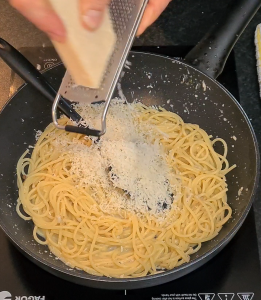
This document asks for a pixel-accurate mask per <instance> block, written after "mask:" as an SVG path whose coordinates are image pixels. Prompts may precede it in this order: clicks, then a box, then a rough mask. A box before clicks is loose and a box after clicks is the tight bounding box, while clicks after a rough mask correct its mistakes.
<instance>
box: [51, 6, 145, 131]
mask: <svg viewBox="0 0 261 300" xmlns="http://www.w3.org/2000/svg"><path fill="white" fill-rule="evenodd" d="M147 3H148V0H112V1H111V3H110V6H109V9H110V14H111V18H112V23H113V27H114V30H115V33H116V35H117V42H116V46H115V49H114V51H113V54H112V56H111V58H110V61H109V63H108V67H107V69H106V72H105V74H104V78H103V81H102V84H101V86H100V88H99V89H91V88H87V87H83V86H77V85H75V83H74V81H73V79H72V77H71V75H70V74H69V72H68V71H67V72H66V73H65V76H64V78H63V80H62V83H61V86H60V88H59V91H58V93H57V96H56V98H55V100H54V103H53V107H52V118H53V122H54V125H55V126H56V127H57V128H58V129H62V130H66V131H70V132H76V133H81V134H85V135H90V136H97V137H100V136H102V135H104V134H105V132H106V115H107V112H108V109H109V105H110V101H111V99H112V95H113V93H114V90H115V87H116V84H117V82H118V79H119V77H120V74H121V72H122V69H123V67H124V64H125V61H126V58H127V56H128V53H129V51H130V48H131V46H132V43H133V41H134V38H135V35H136V32H137V30H138V27H139V24H140V22H141V19H142V16H143V13H144V11H145V8H146V5H147ZM65 96H66V98H67V99H69V100H70V101H72V102H83V101H84V102H85V103H95V102H101V101H105V105H104V110H103V113H102V116H101V128H100V129H97V128H89V127H87V128H86V127H82V126H80V125H79V126H71V125H67V126H61V125H59V123H58V120H57V115H56V110H57V106H58V103H59V101H60V99H61V98H62V97H65Z"/></svg>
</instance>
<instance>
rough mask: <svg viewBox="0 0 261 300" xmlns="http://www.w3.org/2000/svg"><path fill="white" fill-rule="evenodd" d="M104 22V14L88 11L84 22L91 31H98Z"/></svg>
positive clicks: (97, 11)
mask: <svg viewBox="0 0 261 300" xmlns="http://www.w3.org/2000/svg"><path fill="white" fill-rule="evenodd" d="M101 21H102V12H101V11H99V10H92V9H90V10H88V11H87V13H86V14H85V15H84V16H83V22H84V23H85V25H86V26H87V27H89V28H90V29H96V28H98V27H99V25H100V23H101Z"/></svg>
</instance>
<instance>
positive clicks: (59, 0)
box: [49, 0, 116, 89]
mask: <svg viewBox="0 0 261 300" xmlns="http://www.w3.org/2000/svg"><path fill="white" fill-rule="evenodd" d="M49 2H50V4H51V5H52V7H53V9H54V10H55V12H56V13H57V14H58V15H59V17H60V18H61V20H62V21H63V23H64V25H65V28H66V30H67V40H66V42H65V43H58V42H55V41H53V44H54V47H55V48H56V50H57V52H58V54H59V55H60V57H61V59H62V61H63V63H64V64H65V66H66V68H67V70H68V71H69V72H70V74H71V76H72V78H73V80H74V81H75V83H76V84H77V85H82V86H86V87H90V88H96V89H97V88H99V87H100V84H101V81H102V79H103V76H104V73H105V71H106V68H107V65H108V62H109V59H110V57H111V55H112V52H113V50H114V47H115V43H116V34H115V32H114V30H113V25H112V21H111V19H110V13H109V9H107V10H106V12H105V15H104V19H103V22H102V24H101V26H100V27H99V28H98V29H97V30H95V31H88V30H86V29H85V28H84V27H83V25H82V23H81V16H80V10H79V1H76V0H49Z"/></svg>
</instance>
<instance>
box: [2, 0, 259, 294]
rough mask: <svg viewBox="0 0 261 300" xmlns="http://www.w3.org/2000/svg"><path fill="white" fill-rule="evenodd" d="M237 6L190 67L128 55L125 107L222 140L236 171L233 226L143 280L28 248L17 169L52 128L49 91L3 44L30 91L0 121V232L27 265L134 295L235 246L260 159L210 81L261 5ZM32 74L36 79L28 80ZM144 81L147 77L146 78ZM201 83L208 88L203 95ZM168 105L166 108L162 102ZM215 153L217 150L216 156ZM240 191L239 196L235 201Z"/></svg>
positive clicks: (56, 75) (229, 103)
mask: <svg viewBox="0 0 261 300" xmlns="http://www.w3.org/2000/svg"><path fill="white" fill-rule="evenodd" d="M235 2H236V5H235V6H233V7H230V8H229V14H228V16H223V20H222V24H218V26H215V27H214V29H213V30H212V31H211V32H210V33H209V34H208V35H207V36H206V37H205V38H204V39H203V41H202V42H201V43H200V44H199V45H198V46H197V47H195V48H194V49H193V50H192V51H191V52H190V53H189V54H188V55H187V57H186V61H187V62H188V63H183V62H178V61H175V60H172V59H169V58H166V57H162V56H157V55H153V54H145V53H135V52H133V53H131V54H130V55H129V58H128V60H129V61H131V63H132V66H131V70H125V72H126V73H125V76H124V77H123V79H122V82H121V83H122V88H123V92H124V94H125V96H126V98H127V99H128V100H129V101H131V100H134V99H139V100H142V102H143V103H145V104H146V105H164V107H165V108H166V109H168V110H170V111H174V112H176V113H178V114H179V115H180V116H181V117H182V118H183V119H184V120H185V121H186V122H191V123H196V124H199V125H200V126H201V127H202V128H203V129H205V130H206V131H207V132H208V133H209V134H212V135H213V136H214V137H215V136H219V137H221V138H223V139H225V140H226V141H227V143H228V148H229V155H228V160H229V162H230V164H231V165H232V164H237V168H236V169H235V170H233V171H232V172H231V173H229V174H228V176H227V182H228V186H229V191H228V201H229V204H230V205H231V206H232V208H233V218H232V219H231V220H230V221H229V222H228V223H227V224H226V225H225V226H224V228H223V229H222V230H221V232H220V234H219V235H218V237H217V238H215V239H214V240H212V241H210V242H207V243H204V244H203V246H202V248H201V249H200V251H199V252H198V253H196V254H194V255H192V256H191V261H190V262H189V263H186V264H184V265H182V266H180V267H178V268H175V269H173V270H170V271H167V272H164V273H162V274H158V275H153V276H147V277H143V278H137V279H113V278H106V277H97V276H92V275H89V274H87V273H85V272H83V271H79V270H75V269H70V268H69V267H67V266H66V265H65V264H63V263H62V262H61V261H59V260H56V259H55V257H54V256H53V255H50V253H49V251H48V248H47V247H44V246H41V245H38V244H37V243H36V242H35V241H34V240H33V236H32V230H33V224H32V223H31V222H25V221H24V220H22V219H20V217H18V215H17V214H16V211H15V204H16V199H17V197H18V193H17V186H16V175H15V166H16V163H17V160H18V158H19V157H20V156H21V154H22V153H23V152H24V151H25V149H26V148H28V145H33V144H34V143H35V130H38V129H40V130H44V128H45V127H46V126H47V125H48V124H49V123H50V122H51V103H48V102H47V101H45V99H46V96H47V98H49V100H52V96H51V97H50V93H47V94H46V87H47V88H48V89H49V91H50V87H48V86H46V82H45V81H44V80H41V75H40V74H37V73H36V71H35V70H34V71H33V70H32V69H30V68H31V67H30V66H29V65H28V62H26V61H25V60H24V58H23V57H21V56H19V55H14V51H15V50H14V49H12V48H11V46H10V45H8V44H6V43H5V42H4V41H3V40H2V41H1V45H2V49H0V55H1V56H2V57H3V58H4V59H5V61H6V62H7V63H8V64H9V65H11V66H12V67H15V69H16V71H17V73H19V74H20V75H21V76H22V77H23V78H25V79H26V80H27V81H29V82H30V83H31V84H28V85H24V86H22V88H21V89H20V90H19V91H18V93H16V94H15V95H14V96H13V97H12V98H11V99H10V100H9V102H8V103H7V105H6V106H5V108H4V109H3V110H2V112H1V115H0V140H1V144H0V151H1V152H0V153H1V156H0V225H1V227H2V229H3V230H4V232H5V233H6V234H7V236H8V237H9V238H10V239H11V240H12V242H13V243H14V244H15V245H16V246H17V247H18V249H19V250H21V251H22V252H23V253H24V254H25V255H26V256H27V257H28V258H29V259H30V260H32V261H33V262H34V263H36V264H37V265H38V266H40V267H42V268H43V269H45V270H47V271H48V272H50V273H52V274H55V275H56V276H59V277H61V278H64V279H67V280H70V281H72V282H75V283H78V284H82V285H86V286H91V287H97V288H108V289H134V288H142V287H149V286H153V285H157V284H162V283H165V282H168V281H171V280H174V279H177V278H179V277H181V276H183V275H185V274H188V273H189V272H191V271H193V270H195V269H197V268H198V267H199V266H201V265H203V264H205V263H206V262H207V261H208V260H210V259H211V258H212V257H213V256H214V255H216V254H217V253H218V252H219V251H220V250H221V249H222V248H223V247H224V246H225V245H226V244H227V243H228V242H229V241H230V240H231V239H232V238H233V236H234V235H235V234H236V232H237V231H238V230H239V228H240V226H241V225H242V223H243V221H244V220H245V218H246V216H247V214H248V212H249V210H250V207H251V205H252V201H253V198H254V193H255V191H256V187H257V183H258V174H259V152H258V146H257V141H256V137H255V134H254V131H253V129H252V127H251V124H250V122H249V120H248V118H247V116H246V115H245V113H244V111H243V109H242V108H241V106H240V105H239V104H238V103H237V101H236V100H235V99H234V98H233V96H232V95H231V94H230V93H229V92H228V91H226V90H225V88H224V87H222V86H221V85H220V84H219V83H218V82H217V81H216V80H215V77H216V76H217V75H218V74H219V73H220V72H221V71H222V68H223V65H224V63H225V61H226V58H227V56H228V53H229V52H230V50H231V48H232V47H233V45H234V43H235V42H236V40H237V38H238V36H236V35H240V34H241V32H242V31H243V29H244V28H245V26H246V25H247V24H248V22H249V20H250V19H251V18H252V17H253V15H254V14H255V12H256V11H257V9H258V8H259V7H260V5H261V2H260V1H259V0H248V1H246V0H235ZM210 48H211V49H210ZM17 60H18V61H17ZM191 65H192V66H191ZM18 66H19V67H18ZM197 69H198V70H197ZM199 70H200V71H199ZM32 72H33V74H34V76H31V75H30V74H31V73H32ZM64 72H65V69H64V66H63V65H59V66H58V67H55V68H53V69H51V70H49V71H48V72H46V73H45V74H44V77H45V78H47V79H48V80H49V81H50V84H51V85H52V86H53V87H54V89H57V88H58V86H59V84H60V82H61V79H62V77H63V75H64ZM148 73H151V74H152V76H148ZM206 74H207V75H206ZM203 81H204V83H205V85H206V86H207V89H206V91H205V90H204V84H203ZM37 85H38V86H37ZM33 86H34V87H33ZM39 86H40V88H39ZM150 86H153V87H152V88H151V87H150ZM35 87H36V88H37V89H38V91H37V90H36V89H35ZM51 93H53V91H52V92H51ZM169 99H170V103H168V101H167V100H169ZM64 101H65V102H66V99H64ZM67 104H68V103H67ZM67 108H68V107H67ZM68 109H69V111H68V110H67V112H68V113H71V112H70V107H69V108H68ZM217 151H222V149H219V148H217ZM241 188H243V190H242V194H241V195H240V196H239V195H238V191H239V190H240V189H241Z"/></svg>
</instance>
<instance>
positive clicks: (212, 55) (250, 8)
mask: <svg viewBox="0 0 261 300" xmlns="http://www.w3.org/2000/svg"><path fill="white" fill-rule="evenodd" d="M260 6H261V1H260V0H234V1H232V4H231V5H230V6H228V7H227V10H226V13H225V14H224V15H222V18H221V20H219V21H218V22H217V23H216V24H214V25H213V27H212V28H211V29H210V31H209V32H208V33H207V34H206V35H205V36H204V37H203V38H202V40H201V41H200V42H199V43H198V44H197V45H196V46H195V47H194V48H193V49H192V50H191V51H190V52H189V53H188V54H187V55H186V57H185V62H187V63H188V64H190V65H192V66H193V67H195V68H196V69H198V70H199V71H202V72H203V73H205V74H207V75H209V76H210V77H212V78H217V77H218V76H219V75H220V74H221V73H222V71H223V68H224V66H225V64H226V61H227V58H228V56H229V54H230V52H231V50H232V49H233V47H234V45H235V43H236V42H237V40H238V39H239V37H240V36H241V34H242V33H243V31H244V30H245V28H246V26H247V25H248V23H249V22H250V21H251V20H252V18H253V17H254V15H255V14H256V12H257V10H258V9H259V8H260Z"/></svg>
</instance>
